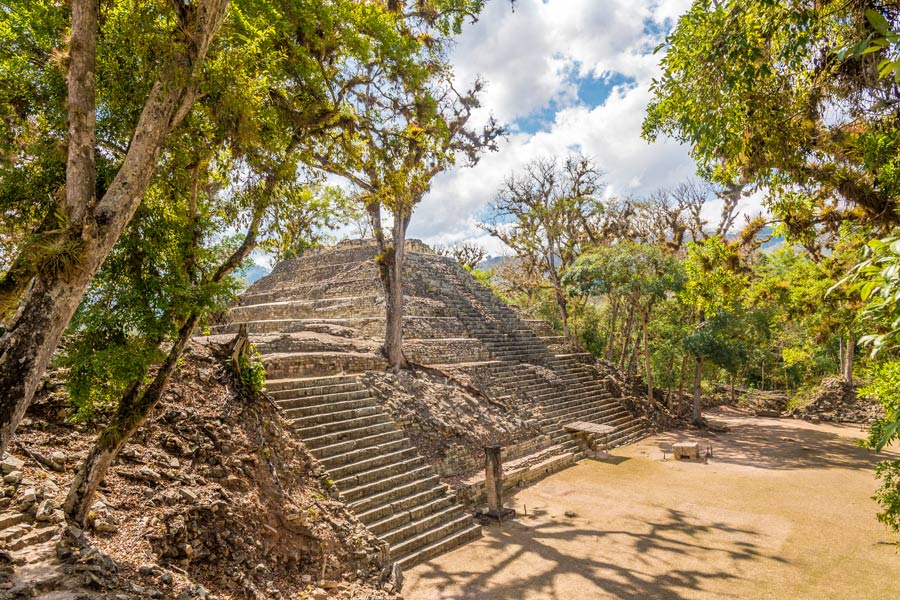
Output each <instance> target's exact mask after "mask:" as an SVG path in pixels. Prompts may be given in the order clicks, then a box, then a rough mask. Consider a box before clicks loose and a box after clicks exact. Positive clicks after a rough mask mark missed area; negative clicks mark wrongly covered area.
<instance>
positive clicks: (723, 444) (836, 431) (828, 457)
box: [651, 411, 900, 470]
mask: <svg viewBox="0 0 900 600" xmlns="http://www.w3.org/2000/svg"><path fill="white" fill-rule="evenodd" d="M732 416H735V415H733V414H732V413H731V412H730V411H718V412H716V413H714V414H713V421H715V422H717V423H722V424H724V425H727V427H728V431H726V432H722V433H716V432H698V431H673V432H665V433H662V434H660V442H659V444H658V449H659V453H660V454H659V458H662V456H663V453H665V454H666V455H667V458H668V459H669V460H672V454H671V453H672V444H673V443H674V442H678V441H696V442H699V444H700V455H701V462H702V460H703V455H704V453H705V452H706V450H707V446H708V445H711V446H712V454H713V456H712V458H711V462H715V463H725V464H735V465H743V466H751V467H757V468H762V469H776V470H781V469H832V468H839V469H863V470H870V469H872V467H873V466H874V465H875V463H877V462H878V461H881V460H886V459H890V458H900V455H898V454H897V453H896V452H891V451H887V452H881V453H877V454H876V453H874V452H871V451H869V450H866V449H865V448H860V447H859V446H857V445H856V438H857V437H858V436H857V434H858V433H859V430H860V428H859V426H858V425H847V424H828V425H823V426H810V427H808V428H798V427H797V423H796V422H794V421H789V420H786V419H770V418H758V419H747V418H746V416H745V415H742V418H741V419H740V420H737V419H732V418H730V417H732ZM651 458H656V457H651Z"/></svg>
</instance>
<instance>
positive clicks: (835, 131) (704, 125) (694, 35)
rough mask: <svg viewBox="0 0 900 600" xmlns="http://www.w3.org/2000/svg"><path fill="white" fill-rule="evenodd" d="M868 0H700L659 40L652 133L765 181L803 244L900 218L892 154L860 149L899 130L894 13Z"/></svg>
mask: <svg viewBox="0 0 900 600" xmlns="http://www.w3.org/2000/svg"><path fill="white" fill-rule="evenodd" d="M869 8H870V5H869V4H867V3H852V2H851V3H844V4H840V5H838V4H835V3H831V2H824V3H823V2H813V1H812V0H789V1H786V2H771V1H769V0H749V1H748V0H740V1H738V0H726V1H721V2H712V1H710V0H697V1H695V2H694V3H693V5H692V7H691V9H690V10H689V11H688V12H687V13H686V14H684V15H683V16H682V17H681V18H680V19H679V21H678V25H677V27H676V28H675V30H674V31H673V32H672V33H671V34H670V35H669V36H668V38H667V40H666V43H665V44H664V46H663V47H664V48H665V55H664V57H663V59H662V69H663V74H662V76H661V77H660V78H659V79H656V80H654V82H653V85H652V91H653V93H654V99H653V100H652V101H651V102H650V105H649V106H648V109H647V116H646V119H645V121H644V136H645V137H646V138H647V139H650V140H653V139H656V138H657V137H658V136H660V135H668V136H672V137H674V138H675V139H677V140H679V141H681V142H684V143H686V144H688V146H689V147H690V149H691V155H692V156H693V157H694V158H695V160H696V161H697V163H698V165H699V167H700V169H701V172H702V173H703V174H704V175H706V176H708V177H711V178H712V179H714V180H716V181H718V182H720V183H731V182H741V183H749V184H751V185H753V184H756V185H762V186H765V189H766V191H767V202H768V204H769V206H770V208H771V210H772V212H773V213H774V216H776V217H777V218H780V219H781V220H782V221H783V223H784V226H785V229H786V230H787V231H789V232H790V233H791V234H792V235H794V236H795V239H796V240H797V241H801V242H803V241H809V240H810V238H811V237H813V236H814V233H815V232H816V231H818V232H819V233H821V232H822V231H823V230H828V231H831V232H835V231H836V230H837V228H838V226H839V225H840V224H841V222H842V220H843V219H846V218H863V219H867V220H871V221H874V222H877V223H888V224H890V223H896V222H897V221H898V213H897V211H896V209H897V207H898V196H897V191H898V190H897V188H896V182H895V180H893V178H892V177H891V176H890V175H888V177H885V176H884V175H885V173H888V174H889V173H890V172H895V169H896V160H897V158H896V154H893V155H891V154H890V153H887V152H885V153H879V152H874V153H873V152H865V151H862V152H861V149H863V148H870V147H871V146H872V145H873V143H874V145H875V146H879V145H881V146H882V147H884V140H883V139H882V140H880V141H879V140H872V139H871V138H872V137H873V136H875V137H881V136H886V137H887V139H892V138H894V137H895V136H896V134H897V131H898V115H897V112H896V110H895V99H896V88H895V83H894V80H893V77H891V78H888V77H886V75H887V74H888V72H887V71H888V69H891V73H892V74H893V72H894V71H893V69H894V68H895V67H892V66H890V65H891V62H892V61H894V60H896V44H895V41H896V40H895V37H896V36H895V33H894V31H895V30H896V22H897V19H898V12H897V8H896V7H895V6H889V5H887V4H883V5H881V6H880V7H879V8H880V9H881V13H880V14H878V16H877V17H876V16H875V14H873V11H871V10H868V11H867V9H869ZM884 17H887V19H885V18H884ZM886 22H887V23H894V25H890V26H889V28H886V27H885V23H886ZM876 38H877V39H879V40H885V41H886V42H888V44H887V45H884V44H881V43H880V42H879V43H877V44H876V43H872V42H873V41H874V40H875V39H876ZM860 39H864V40H865V39H868V40H869V42H864V44H865V46H866V47H865V48H864V49H861V50H860V51H859V52H847V51H843V53H841V51H840V50H839V49H841V48H846V47H847V46H848V45H853V44H856V43H857V42H859V40H860ZM839 57H840V58H839ZM841 59H843V60H841ZM886 61H887V62H886ZM876 132H877V133H876ZM840 200H843V202H841V201H840Z"/></svg>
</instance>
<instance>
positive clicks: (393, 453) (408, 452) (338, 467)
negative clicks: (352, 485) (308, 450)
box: [323, 439, 417, 483]
mask: <svg viewBox="0 0 900 600" xmlns="http://www.w3.org/2000/svg"><path fill="white" fill-rule="evenodd" d="M415 456H417V454H416V451H415V449H413V448H412V447H411V446H410V445H409V443H407V441H406V440H405V439H404V440H401V441H400V442H399V443H398V444H397V445H396V447H395V448H393V449H390V450H385V449H384V448H383V447H379V451H378V452H377V453H375V452H373V453H370V454H369V455H368V456H365V457H362V458H360V457H357V460H354V461H352V462H345V463H343V464H340V463H338V464H336V463H334V462H332V463H331V464H332V466H330V467H329V466H326V465H325V464H324V463H323V466H325V468H326V469H327V470H328V473H329V474H330V475H331V479H332V480H334V481H335V483H337V480H338V479H345V478H347V477H350V476H351V475H355V474H357V473H361V472H363V471H368V470H370V469H374V468H376V467H379V466H381V465H386V464H394V463H398V462H402V461H404V460H407V459H409V458H412V457H415Z"/></svg>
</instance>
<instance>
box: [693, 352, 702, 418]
mask: <svg viewBox="0 0 900 600" xmlns="http://www.w3.org/2000/svg"><path fill="white" fill-rule="evenodd" d="M702 378H703V357H702V356H698V357H697V362H696V364H695V365H694V402H693V410H692V411H691V420H692V421H693V422H694V423H698V424H699V423H701V422H702V421H701V418H700V383H701V380H702Z"/></svg>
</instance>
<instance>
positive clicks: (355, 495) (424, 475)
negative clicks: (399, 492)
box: [338, 465, 434, 503]
mask: <svg viewBox="0 0 900 600" xmlns="http://www.w3.org/2000/svg"><path fill="white" fill-rule="evenodd" d="M433 473H434V471H432V469H431V467H430V466H429V465H422V466H418V467H415V468H412V469H410V470H408V471H402V472H400V473H397V474H396V475H390V476H389V477H384V478H382V479H379V480H377V481H367V482H366V483H363V484H361V485H358V486H356V487H351V488H346V489H341V488H340V486H338V489H339V490H340V492H341V497H342V498H343V499H344V500H345V501H346V502H350V503H354V502H356V501H360V500H362V501H365V500H363V499H366V500H371V499H375V498H378V497H379V496H380V495H381V494H382V493H385V492H387V493H393V492H394V491H395V489H397V488H399V487H402V486H403V485H404V484H409V483H415V482H423V483H424V482H426V481H428V480H429V479H430V478H431V477H434V475H433Z"/></svg>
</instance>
